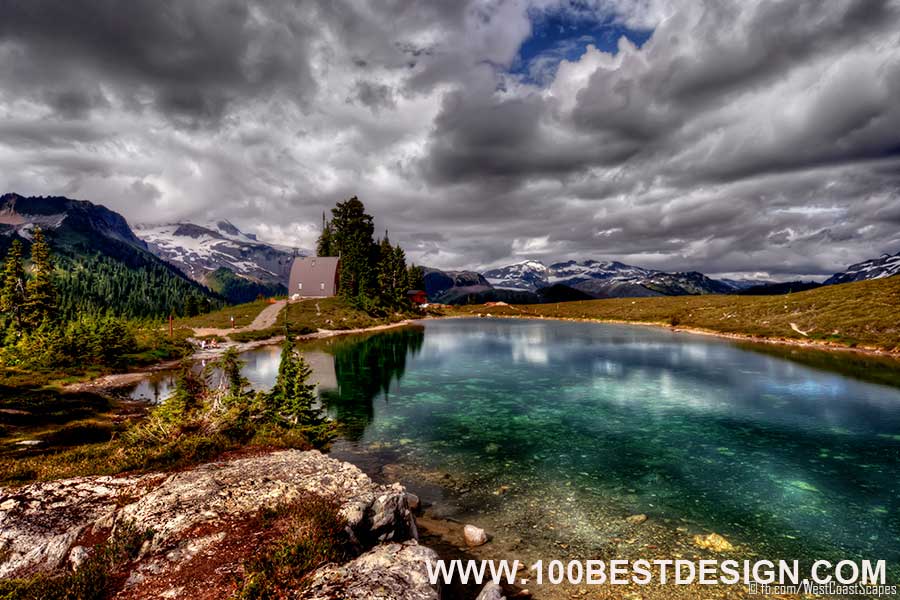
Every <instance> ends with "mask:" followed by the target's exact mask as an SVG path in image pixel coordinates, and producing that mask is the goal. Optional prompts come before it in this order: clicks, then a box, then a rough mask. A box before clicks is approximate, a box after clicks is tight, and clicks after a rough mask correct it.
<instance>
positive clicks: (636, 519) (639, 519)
mask: <svg viewBox="0 0 900 600" xmlns="http://www.w3.org/2000/svg"><path fill="white" fill-rule="evenodd" d="M625 520H626V521H628V523H630V524H632V525H640V524H642V523H644V522H645V521H646V520H647V515H645V514H643V513H642V514H639V515H631V516H630V517H625Z"/></svg>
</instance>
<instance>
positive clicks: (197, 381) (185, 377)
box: [162, 360, 207, 422]
mask: <svg viewBox="0 0 900 600" xmlns="http://www.w3.org/2000/svg"><path fill="white" fill-rule="evenodd" d="M206 392H207V388H206V382H205V381H204V380H203V379H202V378H201V377H199V376H197V374H196V373H194V367H193V365H192V364H191V361H189V360H185V361H184V362H182V363H181V370H180V372H179V374H178V378H177V379H176V380H175V390H174V391H173V392H172V395H171V396H169V398H168V399H167V400H166V401H165V403H164V404H163V405H162V406H164V407H166V410H165V411H163V413H164V418H165V420H168V421H175V422H180V421H181V420H182V419H185V418H188V417H190V416H191V414H192V413H194V412H196V411H197V410H199V409H200V408H201V407H202V406H203V402H204V400H205V397H206Z"/></svg>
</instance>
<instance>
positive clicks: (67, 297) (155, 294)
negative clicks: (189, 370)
mask: <svg viewBox="0 0 900 600" xmlns="http://www.w3.org/2000/svg"><path fill="white" fill-rule="evenodd" d="M36 227H40V228H41V229H42V230H43V231H44V232H45V235H46V238H47V241H48V243H49V244H50V246H51V248H52V249H53V252H54V256H55V260H56V263H57V265H59V266H60V267H62V269H61V271H62V276H61V277H60V279H59V282H58V288H59V303H60V309H61V311H62V312H63V313H64V314H65V315H67V316H74V315H77V314H80V313H81V312H84V311H103V312H106V311H112V312H114V313H117V314H121V315H124V316H129V317H162V316H167V315H169V314H176V315H178V314H183V313H184V312H185V306H186V305H191V306H193V307H195V309H196V307H199V306H202V305H204V304H205V305H207V306H209V307H214V306H218V305H221V304H222V303H223V298H221V297H220V296H219V295H217V294H215V293H214V292H212V291H211V290H209V289H208V288H206V287H205V286H203V285H200V284H199V283H197V282H194V281H192V280H190V279H189V278H188V277H186V276H184V275H183V274H182V273H181V272H180V271H179V270H178V269H176V268H175V267H174V266H172V265H170V264H169V263H167V262H165V261H163V260H161V259H160V258H158V257H157V256H155V255H154V254H153V253H152V252H150V250H149V249H148V247H147V244H146V243H145V242H144V241H143V240H141V239H140V238H138V237H137V236H136V235H135V234H134V232H133V231H132V230H131V228H130V227H129V226H128V223H127V222H126V221H125V219H124V218H123V217H122V215H120V214H118V213H116V212H113V211H111V210H109V209H107V208H105V207H103V206H100V205H97V204H93V203H91V202H87V201H84V200H72V199H69V198H65V197H61V196H55V197H25V196H20V195H18V194H4V195H3V196H0V252H2V253H3V254H5V253H6V251H7V250H8V248H9V246H10V244H12V242H13V240H15V239H19V240H20V241H21V242H23V245H24V246H25V248H26V251H27V250H28V249H29V248H30V245H31V239H32V235H33V232H34V229H35V228H36ZM26 256H27V252H26Z"/></svg>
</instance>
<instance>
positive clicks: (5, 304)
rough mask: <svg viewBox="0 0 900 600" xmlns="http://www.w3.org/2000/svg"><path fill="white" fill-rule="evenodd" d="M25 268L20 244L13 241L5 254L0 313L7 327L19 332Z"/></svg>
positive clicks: (22, 310)
mask: <svg viewBox="0 0 900 600" xmlns="http://www.w3.org/2000/svg"><path fill="white" fill-rule="evenodd" d="M25 301H26V294H25V267H24V266H23V264H22V243H21V242H20V241H19V240H13V242H12V245H11V246H10V248H9V252H8V253H7V254H6V260H5V261H4V269H3V288H2V290H0V312H2V313H3V316H4V317H5V319H6V321H7V323H8V325H9V326H10V327H12V328H14V329H15V330H17V331H18V330H21V328H22V324H23V320H24V319H23V317H24V314H25Z"/></svg>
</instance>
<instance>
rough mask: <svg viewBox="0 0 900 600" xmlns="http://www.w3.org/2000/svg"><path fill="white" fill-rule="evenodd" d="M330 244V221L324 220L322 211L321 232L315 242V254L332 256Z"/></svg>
mask: <svg viewBox="0 0 900 600" xmlns="http://www.w3.org/2000/svg"><path fill="white" fill-rule="evenodd" d="M332 246H333V244H332V231H331V223H329V222H328V221H326V220H325V213H322V233H321V234H320V235H319V240H318V241H317V242H316V255H317V256H334V254H333V253H334V250H333V248H332Z"/></svg>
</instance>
